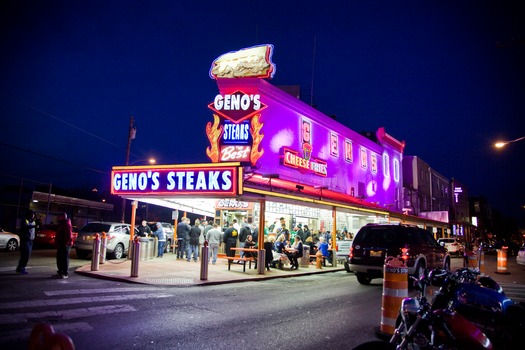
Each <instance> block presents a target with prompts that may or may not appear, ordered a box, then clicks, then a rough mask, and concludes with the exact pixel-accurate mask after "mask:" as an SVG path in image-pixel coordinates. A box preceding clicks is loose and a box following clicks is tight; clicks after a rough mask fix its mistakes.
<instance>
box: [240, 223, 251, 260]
mask: <svg viewBox="0 0 525 350" xmlns="http://www.w3.org/2000/svg"><path fill="white" fill-rule="evenodd" d="M250 234H251V230H250V226H248V224H243V226H242V227H241V229H240V231H239V247H240V248H244V242H245V241H246V238H247V237H248V236H249V235H250ZM244 256H246V253H244V252H243V251H241V258H243V257H244Z"/></svg>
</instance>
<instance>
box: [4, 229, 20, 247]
mask: <svg viewBox="0 0 525 350" xmlns="http://www.w3.org/2000/svg"><path fill="white" fill-rule="evenodd" d="M19 246H20V237H19V236H18V235H16V234H14V233H11V232H7V231H4V229H2V228H0V249H5V250H7V251H8V252H14V251H15V250H17V249H18V247H19Z"/></svg>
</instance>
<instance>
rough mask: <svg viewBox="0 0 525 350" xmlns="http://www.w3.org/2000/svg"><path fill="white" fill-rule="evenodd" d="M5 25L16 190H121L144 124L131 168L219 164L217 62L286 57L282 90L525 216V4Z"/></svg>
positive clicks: (154, 9)
mask: <svg viewBox="0 0 525 350" xmlns="http://www.w3.org/2000/svg"><path fill="white" fill-rule="evenodd" d="M519 3H522V4H521V5H518V4H519ZM0 28H1V30H0V45H1V46H0V47H1V51H0V53H1V55H0V116H1V121H2V126H1V127H0V162H1V165H2V169H1V170H0V184H2V183H7V182H14V183H19V182H20V179H21V178H25V179H28V181H29V180H30V181H34V182H35V183H37V182H41V183H53V185H54V186H58V187H63V188H64V187H65V188H67V187H86V188H92V187H98V188H105V189H109V180H110V178H109V174H110V171H111V167H112V166H113V165H123V164H124V163H125V158H126V157H125V156H126V145H127V137H128V128H129V123H130V117H131V116H133V117H134V118H135V121H136V127H137V136H136V139H135V140H133V142H132V145H131V157H130V163H133V162H137V164H145V161H144V159H146V158H148V157H150V156H152V157H155V158H157V159H158V162H159V163H162V164H173V163H193V162H199V163H200V162H208V159H207V157H206V154H205V148H206V147H207V146H208V141H207V138H206V136H205V134H204V129H205V125H206V123H207V122H208V121H211V120H212V112H211V111H210V110H209V109H208V108H207V105H208V103H210V102H212V101H213V98H214V96H215V95H216V94H217V93H218V89H217V85H216V83H215V81H213V80H212V79H210V77H209V69H210V66H211V63H212V61H213V60H214V59H215V58H217V57H218V56H220V55H221V54H223V53H226V52H229V51H234V50H239V49H241V48H244V47H249V46H253V45H256V44H273V45H274V56H273V61H274V63H275V64H276V66H277V70H276V74H275V77H274V79H273V80H272V81H271V83H272V84H274V85H300V86H301V95H302V99H303V100H304V101H305V102H307V103H310V102H313V104H314V105H315V106H316V107H317V108H318V109H319V110H320V111H321V112H323V113H325V114H327V115H335V116H336V118H337V120H338V121H339V122H340V123H342V124H345V125H346V126H348V127H349V128H351V129H353V130H355V131H358V132H359V131H375V130H377V128H378V127H385V128H386V131H387V132H388V133H389V134H391V135H392V136H394V137H395V138H397V139H399V140H404V141H406V149H405V155H417V156H419V157H421V158H422V159H423V160H424V161H425V162H427V163H428V164H429V165H430V166H431V167H432V168H434V169H435V170H437V171H438V172H439V173H441V174H442V175H443V176H445V177H447V178H455V179H457V180H458V181H460V182H462V183H463V184H464V185H466V186H467V188H468V191H469V195H471V196H485V197H486V198H487V199H488V201H489V204H490V205H491V206H492V207H494V208H496V209H498V210H501V211H503V212H504V213H505V214H506V215H512V216H515V217H518V216H520V217H523V216H524V213H525V210H524V209H523V208H522V207H521V206H522V205H524V204H525V185H524V183H523V179H524V171H525V166H524V165H523V161H524V159H525V141H521V142H517V143H513V144H511V145H509V146H507V148H505V149H503V150H499V151H497V150H495V149H494V148H493V146H492V144H493V143H494V142H495V141H496V140H498V139H505V140H510V139H516V138H518V137H521V136H524V135H525V127H524V126H523V124H524V122H523V120H524V116H525V6H524V5H523V1H518V0H515V1H497V0H495V1H432V0H430V1H421V0H418V1H329V0H325V1H304V0H302V1H282V0H281V1H175V0H174V1H171V0H170V1H111V0H104V1H71V0H69V1H24V0H13V1H9V0H7V1H6V0H4V1H2V2H1V4H0Z"/></svg>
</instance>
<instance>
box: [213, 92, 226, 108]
mask: <svg viewBox="0 0 525 350" xmlns="http://www.w3.org/2000/svg"><path fill="white" fill-rule="evenodd" d="M213 105H214V107H215V109H216V110H218V111H220V110H221V109H222V106H224V101H223V99H222V96H221V95H217V96H215V100H214V101H213Z"/></svg>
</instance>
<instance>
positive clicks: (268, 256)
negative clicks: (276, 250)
mask: <svg viewBox="0 0 525 350" xmlns="http://www.w3.org/2000/svg"><path fill="white" fill-rule="evenodd" d="M274 240H275V237H274V236H266V237H264V250H265V252H264V264H265V265H266V270H268V271H270V266H271V265H272V262H273V241H274Z"/></svg>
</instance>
